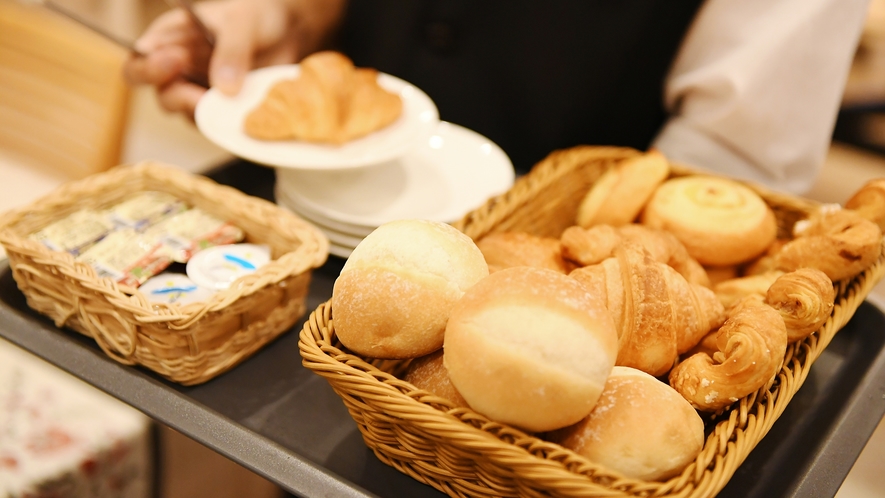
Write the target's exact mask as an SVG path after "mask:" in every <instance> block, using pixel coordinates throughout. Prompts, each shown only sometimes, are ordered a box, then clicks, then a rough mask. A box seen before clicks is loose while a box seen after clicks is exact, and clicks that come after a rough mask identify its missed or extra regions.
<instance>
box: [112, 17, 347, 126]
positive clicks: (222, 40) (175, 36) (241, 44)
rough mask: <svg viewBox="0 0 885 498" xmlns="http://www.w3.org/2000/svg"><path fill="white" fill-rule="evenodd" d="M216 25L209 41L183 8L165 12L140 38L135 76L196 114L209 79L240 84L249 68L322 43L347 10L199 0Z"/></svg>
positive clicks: (166, 101) (129, 72) (163, 101)
mask: <svg viewBox="0 0 885 498" xmlns="http://www.w3.org/2000/svg"><path fill="white" fill-rule="evenodd" d="M194 8H195V9H196V11H197V15H198V16H199V17H200V19H202V21H203V23H204V24H205V25H206V26H207V27H208V28H209V30H210V31H212V32H213V34H214V37H215V46H214V48H213V47H210V46H209V44H208V42H206V40H205V39H204V38H203V36H202V34H201V33H200V31H199V29H198V28H197V26H196V25H194V24H193V22H192V21H191V20H190V19H189V18H188V16H187V14H186V13H185V12H184V11H183V10H182V9H174V10H170V11H168V12H165V13H164V14H162V15H160V16H159V17H158V18H157V19H156V20H155V21H154V22H153V23H151V25H150V26H149V27H148V29H147V30H146V31H145V32H144V34H143V35H142V36H141V37H140V38H139V39H138V40H137V41H136V43H135V47H136V49H137V50H138V51H139V52H140V53H141V54H143V55H136V56H133V57H132V58H130V60H129V61H127V64H126V67H125V69H124V71H125V74H126V77H127V79H128V80H129V82H130V83H132V84H136V85H138V84H147V85H152V86H155V87H156V89H157V96H158V100H159V103H160V105H161V106H162V107H163V108H164V109H166V110H168V111H171V112H180V113H183V114H185V115H186V116H188V117H190V118H193V114H194V109H195V108H196V105H197V102H198V101H199V99H200V97H202V95H203V93H205V91H206V88H205V87H204V86H201V85H199V84H196V83H194V81H195V80H198V79H200V78H201V77H202V79H206V78H207V77H208V82H209V85H210V86H211V87H214V88H217V89H218V90H220V91H222V92H223V93H225V94H228V95H235V94H236V93H238V92H239V90H240V87H241V86H242V83H243V78H244V77H245V75H246V73H247V72H248V71H249V70H251V69H253V68H255V67H263V66H269V65H274V64H286V63H292V62H296V61H298V60H300V59H301V58H303V57H304V56H306V55H308V54H309V53H311V52H313V51H316V50H317V49H319V48H320V47H321V45H322V44H323V43H324V42H325V41H326V39H327V38H328V36H329V34H330V32H331V31H333V29H334V27H335V26H337V22H338V20H339V18H340V16H341V13H342V12H343V8H344V0H216V1H206V2H199V3H196V4H195V5H194Z"/></svg>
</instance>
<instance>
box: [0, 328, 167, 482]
mask: <svg viewBox="0 0 885 498" xmlns="http://www.w3.org/2000/svg"><path fill="white" fill-rule="evenodd" d="M150 423H151V422H150V420H149V419H148V418H147V417H146V416H144V415H143V414H142V413H140V412H138V411H136V410H134V409H132V408H130V407H129V406H127V405H124V404H123V403H121V402H119V401H117V400H115V399H113V398H111V397H109V396H108V395H106V394H104V393H102V392H99V391H97V390H96V389H94V388H92V387H91V386H88V385H86V384H84V383H83V382H81V381H80V380H77V379H75V378H73V377H71V376H70V375H68V374H66V373H64V372H62V371H61V370H58V369H57V368H55V367H53V366H51V365H49V364H47V363H45V362H43V361H42V360H40V359H38V358H36V357H35V356H33V355H31V354H30V353H27V352H24V351H22V350H20V349H18V348H17V347H15V346H13V345H11V344H10V343H8V342H6V341H3V340H0V498H7V497H8V498H19V497H21V498H25V497H27V498H74V497H77V498H79V497H89V498H102V497H114V498H147V497H149V496H151V493H152V485H153V457H152V455H151V452H152V445H151V441H150Z"/></svg>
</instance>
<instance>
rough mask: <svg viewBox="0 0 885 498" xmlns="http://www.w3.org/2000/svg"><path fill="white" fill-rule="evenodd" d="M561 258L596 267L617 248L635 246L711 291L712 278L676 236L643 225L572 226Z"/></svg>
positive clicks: (566, 233)
mask: <svg viewBox="0 0 885 498" xmlns="http://www.w3.org/2000/svg"><path fill="white" fill-rule="evenodd" d="M560 242H561V244H562V250H561V252H562V256H563V257H564V258H565V259H567V260H570V261H574V262H575V263H577V264H578V265H580V266H588V265H595V264H597V263H600V262H602V260H604V259H606V258H609V257H611V256H612V255H613V254H614V251H615V248H616V247H618V246H619V245H621V244H623V243H633V244H637V245H639V246H641V247H642V248H643V249H645V250H646V251H648V253H649V255H650V256H651V258H652V259H654V260H655V261H659V262H661V263H664V264H666V265H669V266H670V267H672V268H673V269H674V270H676V271H677V272H679V274H680V275H682V276H683V277H685V279H686V280H688V281H689V282H691V283H694V284H698V285H703V286H704V287H710V278H709V277H708V276H707V272H706V270H704V268H703V267H702V266H701V264H700V263H698V262H697V261H695V260H694V258H692V257H691V256H689V255H688V251H686V250H685V246H684V245H682V242H679V240H678V239H677V238H676V237H674V236H673V234H671V233H668V232H665V231H663V230H657V229H654V228H649V227H646V226H643V225H639V224H635V223H629V224H627V225H622V226H619V227H614V226H611V225H595V226H592V227H590V228H582V227H579V226H573V227H569V228H566V229H565V231H564V232H563V233H562V235H561V236H560Z"/></svg>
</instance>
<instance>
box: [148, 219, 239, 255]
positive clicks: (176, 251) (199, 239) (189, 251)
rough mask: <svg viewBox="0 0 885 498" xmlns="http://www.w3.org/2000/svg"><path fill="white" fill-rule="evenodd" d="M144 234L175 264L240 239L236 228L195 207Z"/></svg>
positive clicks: (160, 223) (166, 220)
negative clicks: (203, 251)
mask: <svg viewBox="0 0 885 498" xmlns="http://www.w3.org/2000/svg"><path fill="white" fill-rule="evenodd" d="M145 234H146V235H149V236H151V237H155V238H157V239H159V240H160V241H161V242H162V243H163V249H162V251H165V252H166V253H167V254H168V255H169V257H171V258H172V260H173V261H176V262H178V263H186V262H187V261H188V260H189V259H190V258H191V256H193V255H194V254H196V253H197V252H199V251H201V250H203V249H206V248H208V247H213V246H219V245H225V244H233V243H235V242H239V241H241V240H243V237H244V233H243V230H242V229H240V228H239V227H236V226H234V225H233V224H231V223H230V222H227V221H225V220H222V219H219V218H216V217H215V216H212V215H211V214H209V213H207V212H205V211H203V210H201V209H199V208H191V209H188V210H187V211H182V212H180V213H177V214H174V215H172V216H169V217H167V218H165V219H163V220H162V221H160V222H159V223H157V224H156V225H154V226H152V227H150V228H148V229H147V230H145Z"/></svg>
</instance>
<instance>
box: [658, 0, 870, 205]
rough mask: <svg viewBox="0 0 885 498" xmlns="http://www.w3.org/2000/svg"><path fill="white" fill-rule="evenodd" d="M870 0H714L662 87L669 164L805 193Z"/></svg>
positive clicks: (662, 143) (662, 144) (661, 141)
mask: <svg viewBox="0 0 885 498" xmlns="http://www.w3.org/2000/svg"><path fill="white" fill-rule="evenodd" d="M868 4H869V1H868V0H708V1H707V3H706V4H705V5H704V6H703V8H702V9H701V10H700V11H699V13H698V16H697V18H696V19H695V21H694V22H693V24H692V27H691V28H690V30H689V32H688V34H687V35H686V38H685V40H684V41H683V45H682V47H681V49H680V51H679V54H678V55H677V57H676V60H675V61H674V65H673V67H672V68H671V70H670V74H669V76H668V78H667V81H666V85H665V89H664V91H665V103H666V106H667V110H668V112H669V113H670V115H671V118H670V119H669V120H668V122H667V123H666V124H665V125H664V127H663V128H662V130H661V132H660V133H659V135H658V136H657V138H656V139H655V141H654V142H653V144H652V147H655V148H657V149H659V150H660V151H662V152H663V153H664V154H665V155H666V156H667V157H668V158H669V159H670V160H671V161H674V162H681V163H684V164H686V165H689V166H694V167H697V168H701V169H706V170H712V171H715V172H718V173H721V174H725V175H728V176H732V177H737V178H742V179H747V180H751V181H755V182H757V183H761V184H764V185H767V186H769V187H772V188H775V189H778V190H781V191H786V192H792V193H797V194H801V193H804V192H805V191H807V190H808V189H809V188H810V187H811V186H812V184H813V182H814V180H815V179H816V177H817V174H818V172H819V171H820V168H821V166H822V165H823V161H824V159H825V157H826V153H827V150H828V147H829V145H830V141H831V136H832V131H833V126H834V124H835V120H836V116H837V113H838V110H839V105H840V102H841V98H842V92H843V90H844V87H845V83H846V79H847V77H848V71H849V69H850V66H851V61H852V59H853V55H854V52H855V50H856V47H857V44H858V41H859V39H860V34H861V31H862V28H863V24H864V20H865V18H866V14H867V9H868Z"/></svg>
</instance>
